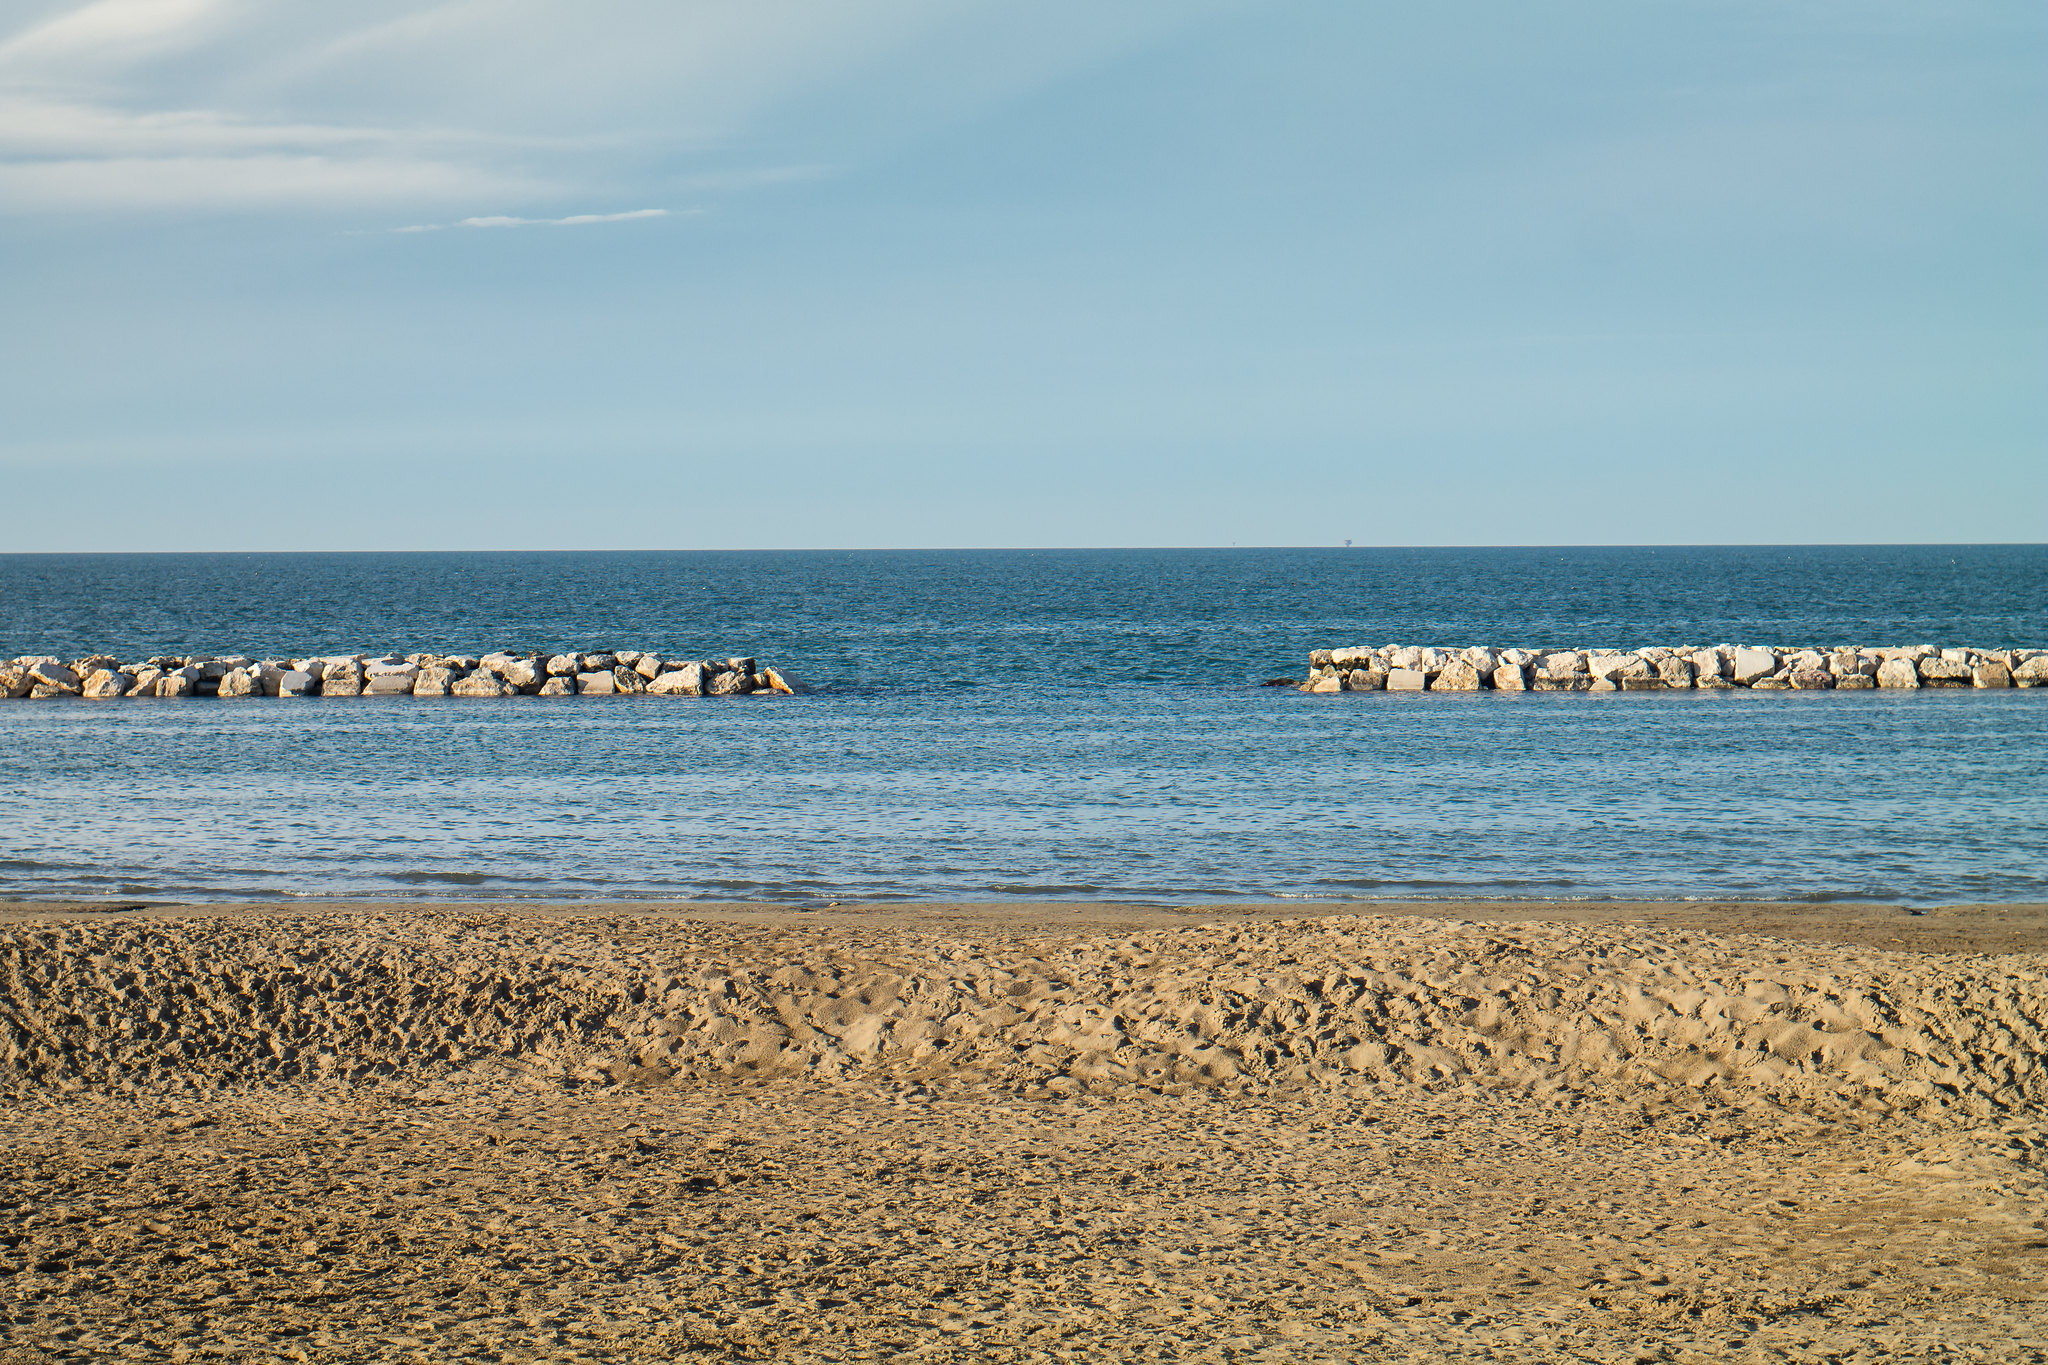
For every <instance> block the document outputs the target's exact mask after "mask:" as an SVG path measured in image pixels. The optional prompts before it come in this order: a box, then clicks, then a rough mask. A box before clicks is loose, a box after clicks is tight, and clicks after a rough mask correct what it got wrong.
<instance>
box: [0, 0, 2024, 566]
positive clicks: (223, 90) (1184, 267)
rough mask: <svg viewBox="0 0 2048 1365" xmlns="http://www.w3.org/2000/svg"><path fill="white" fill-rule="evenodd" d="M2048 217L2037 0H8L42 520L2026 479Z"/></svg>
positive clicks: (1400, 514)
mask: <svg viewBox="0 0 2048 1365" xmlns="http://www.w3.org/2000/svg"><path fill="white" fill-rule="evenodd" d="M619 215H634V216H619ZM561 219H584V220H587V221H571V222H567V223H563V222H558V221H555V220H561ZM465 220H495V221H493V222H489V224H488V225H482V226H469V225H464V223H465ZM406 229H416V230H406ZM2044 267H2048V7H2043V6H2042V5H2040V4H2039V3H2038V0H2026V2H2025V3H2010V4H1978V3H1970V2H1969V0H1960V2H1958V3H1942V4H1938V5H1937V4H1931V3H1928V4H1912V5H1907V4H1896V3H1889V2H1888V0H1858V2H1857V3H1832V4H1831V3H1814V4H1802V5H1787V4H1784V3H1782V0H1769V2H1768V3H1766V2H1763V0H1714V2H1713V3H1686V2H1685V0H1660V3H1655V4H1646V3H1642V2H1641V0H1631V2H1630V3H1611V4H1586V3H1577V4H1575V3H1562V4H1553V5H1544V6H1526V5H1519V4H1508V3H1492V4H1483V5H1482V4H1468V3H1448V4H1441V5H1427V6H1417V5H1399V6H1396V5H1391V4H1358V3H1344V4H1339V3H1327V4H1299V5H1274V4H1262V5H1249V4H1230V3H1199V2H1194V0H1188V2H1183V3H1174V4H1115V3H1110V4H1104V3H1101V0H1091V3H1086V4H1061V3H1034V4H1031V5H1008V6H999V5H993V4H963V3H960V0H928V2H926V0H895V2H892V3H886V4H883V3H874V4H867V3H845V4H817V3H814V2H811V0H806V2H805V3H785V2H784V0H744V2H743V0H731V2H730V3H724V4H710V3H687V2H686V0H660V2H659V3H655V2H653V0H649V2H647V3H627V2H620V3H608V4H592V5H565V4H545V5H544V4H535V3H523V2H522V0H490V2H488V3H486V2H485V0H463V2H462V3H443V4H397V3H375V2H374V0H372V2H370V3H352V4H348V5H278V4H275V3H272V2H271V0H99V3H93V4H84V5H79V4H51V3H35V2H33V0H14V3H12V4H10V5H9V6H7V7H6V9H5V11H4V13H0V326H4V329H5V330H4V335H5V343H4V345H5V349H4V352H0V411H4V413H5V418H4V421H0V500H4V505H5V507H6V514H5V517H4V527H5V534H4V537H0V550H88V549H108V550H119V549H293V548H306V549H409V548H418V549H431V548H472V547H505V548H513V547H533V548H574V547H644V548H696V547H749V546H752V547H776V546H954V545H961V546H971V545H1228V544H1233V543H1236V544H1245V545H1252V544H1332V543H1336V542H1338V541H1341V540H1343V539H1344V538H1347V537H1349V538H1352V539H1355V540H1357V541H1358V542H1359V543H1361V544H1529V543H1536V544H1557V543H1573V544H1600V543H1671V542H1689V543H1700V542H1706V543H1717V542H1787V541H1790V542H1820V541H2012V540H2024V541H2039V540H2042V539H2048V268H2044Z"/></svg>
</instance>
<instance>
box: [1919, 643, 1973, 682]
mask: <svg viewBox="0 0 2048 1365" xmlns="http://www.w3.org/2000/svg"><path fill="white" fill-rule="evenodd" d="M1961 652H1962V651H1961V650H1948V649H1945V650H1943V651H1942V652H1941V657H1939V658H1926V659H1922V660H1920V664H1919V668H1920V682H1921V684H1922V685H1923V686H1926V687H1968V686H1970V683H1971V678H1970V666H1969V665H1968V664H1966V663H1964V662H1962V661H1961V660H1959V659H1951V658H1948V657H1947V656H1948V655H1950V654H1959V653H1961Z"/></svg>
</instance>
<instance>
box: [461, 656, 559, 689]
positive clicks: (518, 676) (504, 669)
mask: <svg viewBox="0 0 2048 1365" xmlns="http://www.w3.org/2000/svg"><path fill="white" fill-rule="evenodd" d="M477 666H478V667H480V668H488V669H490V670H491V672H493V673H495V674H497V675H498V676H499V677H501V678H503V679H504V680H505V681H506V682H508V683H510V684H511V685H512V686H513V687H515V688H517V689H519V690H520V691H521V692H530V691H532V690H534V689H536V688H538V687H539V686H540V685H541V683H542V681H544V680H545V679H546V677H547V674H546V673H545V672H544V671H543V670H542V667H541V665H540V664H538V663H536V662H535V661H534V660H532V659H526V658H520V657H518V656H516V655H510V654H493V655H490V656H489V657H487V658H484V659H481V660H479V661H478V665H477Z"/></svg>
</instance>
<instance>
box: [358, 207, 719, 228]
mask: <svg viewBox="0 0 2048 1365" xmlns="http://www.w3.org/2000/svg"><path fill="white" fill-rule="evenodd" d="M703 211H704V210H702V209H680V210H675V209H629V210H627V211H626V212H625V213H572V214H570V215H569V216H568V217H566V218H513V217H510V216H508V215H504V214H494V215H491V216H488V217H478V218H461V219H457V220H456V221H455V222H452V223H411V224H408V225H407V226H405V227H399V228H393V229H391V230H392V231H393V232H440V231H443V230H444V229H447V228H513V227H582V226H583V225H585V224H587V223H630V222H632V221H634V220H635V219H640V218H673V217H688V216H690V215H692V214H698V213H702V212H703Z"/></svg>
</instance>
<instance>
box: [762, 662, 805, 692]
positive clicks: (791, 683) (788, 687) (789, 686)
mask: <svg viewBox="0 0 2048 1365" xmlns="http://www.w3.org/2000/svg"><path fill="white" fill-rule="evenodd" d="M761 676H762V677H764V678H766V679H767V680H768V690H769V691H771V692H780V693H781V694H782V695H783V696H786V697H793V696H795V695H796V694H797V693H799V692H801V691H803V690H804V689H803V684H802V683H799V682H798V681H797V680H796V679H795V678H792V677H791V676H790V675H789V674H787V673H784V672H783V671H782V670H780V669H777V668H770V669H766V670H764V671H763V672H762V675H761Z"/></svg>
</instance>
